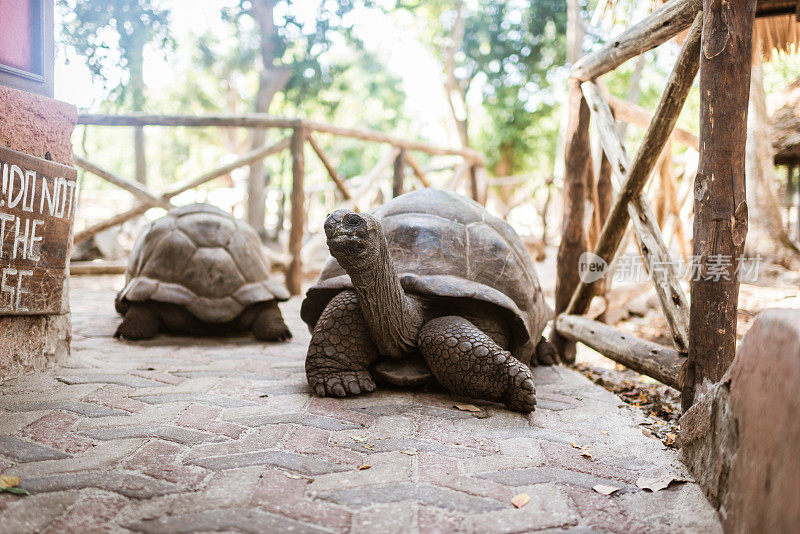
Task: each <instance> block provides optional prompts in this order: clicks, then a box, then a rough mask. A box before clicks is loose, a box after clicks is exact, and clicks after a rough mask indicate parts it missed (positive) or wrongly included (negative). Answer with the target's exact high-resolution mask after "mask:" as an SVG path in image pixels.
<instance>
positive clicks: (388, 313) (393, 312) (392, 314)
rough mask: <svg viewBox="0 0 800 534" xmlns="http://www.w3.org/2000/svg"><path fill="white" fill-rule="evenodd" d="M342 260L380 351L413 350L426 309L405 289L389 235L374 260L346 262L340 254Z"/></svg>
mask: <svg viewBox="0 0 800 534" xmlns="http://www.w3.org/2000/svg"><path fill="white" fill-rule="evenodd" d="M339 263H340V265H342V267H343V268H344V269H345V271H347V274H349V275H350V280H352V282H353V287H354V289H355V291H356V293H357V294H358V300H359V303H360V304H361V311H362V313H363V314H364V320H365V321H366V322H367V327H368V328H369V330H370V332H371V333H372V339H373V340H374V341H375V344H376V345H377V347H378V351H379V352H380V354H382V355H384V356H391V357H394V358H401V357H404V356H406V355H407V354H408V353H409V352H412V351H414V350H415V349H416V346H417V332H418V331H419V328H420V327H421V326H422V324H423V322H424V321H425V312H424V309H423V306H422V304H421V303H420V300H419V299H417V298H415V297H411V296H409V295H406V293H405V291H403V287H402V286H401V285H400V279H399V278H398V276H397V272H396V271H395V269H394V263H393V262H392V257H391V254H390V253H389V247H388V245H387V244H386V238H385V237H384V236H381V237H380V244H379V251H378V255H377V258H375V260H374V261H369V262H368V263H366V264H355V265H347V263H348V262H347V261H346V258H341V259H340V260H339Z"/></svg>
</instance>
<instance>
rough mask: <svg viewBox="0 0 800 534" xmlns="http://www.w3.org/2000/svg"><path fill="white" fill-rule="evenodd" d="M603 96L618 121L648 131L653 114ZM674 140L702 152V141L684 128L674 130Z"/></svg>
mask: <svg viewBox="0 0 800 534" xmlns="http://www.w3.org/2000/svg"><path fill="white" fill-rule="evenodd" d="M603 96H604V97H605V98H606V101H607V102H608V105H609V106H611V109H612V111H613V112H614V117H615V118H616V119H617V120H618V121H620V122H627V123H629V124H635V125H636V126H638V127H640V128H644V129H647V127H648V126H650V123H651V122H653V114H652V113H650V112H649V111H647V110H646V109H644V108H643V107H641V106H638V105H636V104H634V103H633V102H629V101H628V100H625V99H623V98H619V97H616V96H614V95H612V94H611V93H609V92H608V91H603ZM672 139H674V140H675V141H677V142H679V143H681V144H682V145H685V146H688V147H690V148H693V149H695V150H697V151H699V150H700V140H699V139H698V138H697V136H696V135H695V134H693V133H692V132H690V131H688V130H684V129H683V128H675V129H674V130H672Z"/></svg>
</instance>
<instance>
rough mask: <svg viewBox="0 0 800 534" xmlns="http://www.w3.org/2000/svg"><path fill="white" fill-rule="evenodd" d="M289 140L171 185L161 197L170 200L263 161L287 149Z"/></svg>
mask: <svg viewBox="0 0 800 534" xmlns="http://www.w3.org/2000/svg"><path fill="white" fill-rule="evenodd" d="M289 143H290V138H289V137H285V138H283V139H281V140H280V141H278V142H276V143H273V144H271V145H269V146H265V147H261V148H257V149H255V150H251V151H249V152H247V153H245V154H243V155H242V156H240V157H238V158H236V159H235V160H233V161H231V162H230V163H227V164H225V165H223V166H221V167H219V168H217V169H214V170H213V171H211V172H207V173H205V174H203V175H201V176H198V177H197V178H193V179H189V180H183V181H181V182H178V183H176V184H174V185H172V186H171V187H170V188H169V190H168V192H167V193H165V194H164V195H163V196H164V197H168V198H172V197H174V196H176V195H179V194H181V193H183V192H184V191H188V190H190V189H194V188H196V187H200V186H201V185H203V184H205V183H206V182H210V181H211V180H215V179H217V178H219V177H220V176H225V175H226V174H229V173H231V172H233V171H234V170H236V169H238V168H239V167H244V166H245V165H250V164H251V163H253V162H254V161H257V160H260V159H264V158H266V157H267V156H271V155H273V154H277V153H278V152H281V151H283V150H286V149H287V148H289Z"/></svg>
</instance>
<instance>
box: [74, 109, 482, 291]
mask: <svg viewBox="0 0 800 534" xmlns="http://www.w3.org/2000/svg"><path fill="white" fill-rule="evenodd" d="M78 124H82V125H94V126H126V127H131V128H134V129H136V131H137V132H139V131H141V130H142V129H143V128H144V127H145V126H188V127H198V128H199V127H226V128H249V129H252V128H259V129H278V130H289V131H290V133H289V134H288V135H285V137H283V138H281V139H280V140H278V141H276V142H273V143H271V144H269V145H265V146H262V147H259V148H256V149H254V150H251V151H249V152H247V153H246V154H243V155H241V156H239V157H238V158H236V159H235V160H234V161H231V162H230V163H227V164H225V165H222V166H220V167H219V168H217V169H214V170H212V171H210V172H207V173H205V174H202V175H200V176H198V177H196V178H191V179H187V180H183V181H181V182H178V183H175V184H172V185H170V186H169V187H168V188H167V189H166V190H165V191H163V192H161V193H154V192H152V191H150V190H149V189H147V188H146V187H145V186H144V185H142V184H141V183H140V182H139V181H134V180H128V179H126V178H122V177H120V176H117V175H115V174H114V173H112V172H109V171H108V170H105V169H103V168H101V167H100V166H98V165H96V164H94V163H92V162H90V161H88V160H87V159H85V158H82V157H77V156H76V157H75V164H76V165H77V166H78V167H80V168H82V169H84V170H85V171H87V172H90V173H92V174H94V175H96V176H98V177H100V178H102V179H103V180H105V181H107V182H109V183H111V184H113V185H115V186H117V187H120V188H122V189H124V190H125V191H128V192H129V193H130V194H131V195H133V196H134V197H135V198H136V200H137V201H138V203H136V204H135V205H134V206H133V207H132V208H130V209H128V210H126V211H123V212H121V213H118V214H116V215H114V216H112V217H110V218H108V219H106V220H103V221H99V222H96V223H94V224H92V225H90V226H89V227H87V228H85V229H83V230H81V231H79V232H77V233H76V234H75V238H74V240H75V242H76V243H79V242H81V241H85V240H87V239H89V238H91V237H93V236H95V235H97V234H98V233H100V232H102V231H104V230H107V229H109V228H113V227H115V226H118V225H120V224H122V223H124V222H126V221H129V220H131V219H133V218H135V217H138V216H139V215H142V214H143V213H144V212H146V211H147V210H149V209H151V208H155V207H160V208H164V209H169V208H170V207H172V203H171V200H172V199H173V198H174V197H175V196H177V195H179V194H181V193H183V192H185V191H188V190H190V189H195V188H197V187H199V186H201V185H204V184H207V183H209V182H211V181H213V180H215V179H217V178H219V177H222V176H225V175H227V174H229V173H230V172H232V171H233V170H235V169H238V168H241V167H246V166H250V165H253V164H254V163H256V162H259V161H261V160H263V159H264V158H267V157H269V156H272V155H275V154H278V153H281V152H283V151H285V150H289V151H290V152H291V156H292V182H291V184H292V185H291V193H290V205H291V218H290V227H289V244H288V249H289V250H288V253H289V256H290V258H291V259H290V263H289V265H288V268H287V271H286V285H287V287H288V289H289V291H290V292H291V293H292V294H293V295H298V294H299V293H300V286H301V282H302V258H301V252H302V246H303V238H304V233H305V224H306V192H305V183H304V182H305V180H304V179H305V154H304V152H305V151H304V148H305V146H306V144H308V145H309V146H310V147H311V149H312V151H313V152H314V154H316V156H317V157H318V158H319V160H320V162H321V163H322V166H323V167H324V168H325V170H326V171H327V174H328V176H329V177H330V179H331V180H332V181H333V183H334V184H335V186H336V188H337V190H338V191H339V192H340V194H341V196H342V198H343V202H342V203H341V206H342V207H350V208H356V207H357V203H358V201H359V200H360V199H361V197H362V196H364V195H365V194H366V193H367V192H368V191H370V190H371V189H373V188H374V186H375V184H376V181H377V180H378V179H379V178H380V176H381V175H382V173H384V172H385V171H387V170H388V168H389V166H390V165H393V174H392V176H393V178H392V193H393V195H395V196H396V195H399V194H401V193H402V192H403V182H404V178H405V175H406V168H407V167H408V168H410V170H411V173H412V174H413V175H414V176H416V177H417V179H418V180H419V181H420V183H421V185H422V186H424V187H430V182H429V180H428V178H427V177H426V175H425V172H424V171H423V169H422V168H421V167H420V165H419V164H418V163H417V160H416V159H415V158H414V156H413V152H422V153H424V154H430V155H441V156H457V157H459V158H460V161H461V164H460V165H457V166H456V169H455V173H454V176H453V178H452V179H451V180H450V182H449V188H451V189H454V188H455V187H456V186H458V185H459V184H460V183H461V182H463V180H464V179H466V178H469V180H470V191H471V193H472V197H473V198H474V199H475V200H477V201H479V202H485V190H486V189H485V188H486V183H487V181H486V179H485V168H484V156H483V155H482V154H481V153H479V152H477V151H475V150H472V149H469V148H445V147H438V146H434V145H431V144H429V143H425V142H423V141H416V140H409V139H402V138H400V137H395V136H392V135H389V134H386V133H383V132H378V131H373V130H367V129H360V128H344V127H341V126H335V125H332V124H325V123H321V122H316V121H311V120H307V119H296V118H286V117H275V116H272V115H266V114H249V115H202V116H195V115H148V114H140V113H136V114H124V115H106V114H81V115H79V116H78ZM318 133H319V134H330V135H333V136H337V137H346V138H351V139H360V140H363V141H367V142H373V143H383V144H387V145H389V147H390V148H389V150H388V151H387V152H386V153H385V155H384V156H383V157H382V158H380V160H379V161H378V162H377V164H375V166H374V167H372V168H371V169H370V170H369V171H367V172H366V173H365V174H364V175H363V179H362V181H361V184H360V186H359V188H358V189H357V190H352V189H351V187H350V185H348V183H347V181H346V180H344V179H343V178H342V177H341V176H339V174H338V173H337V171H336V168H335V166H334V165H333V164H332V162H331V160H330V158H328V156H327V155H326V154H325V152H324V151H323V150H322V147H321V145H320V144H319V142H318V141H317V139H316V137H315V136H316V135H317V134H318ZM143 146H144V144H143V143H136V144H135V152H136V154H135V159H136V161H137V174H138V175H143V172H144V171H143V170H142V165H143V163H142V162H144V161H146V159H145V157H144V154H143V150H144V149H143ZM264 186H265V183H264V181H263V178H262V180H261V181H260V182H259V181H255V182H254V181H250V182H248V195H252V196H254V198H256V199H260V205H261V210H260V212H259V211H258V210H256V211H255V212H249V213H248V214H247V215H248V221H250V222H251V223H252V224H254V226H256V227H257V228H260V227H261V226H262V225H263V221H264V212H263V204H264V196H263V195H264ZM248 204H250V205H251V206H252V205H253V203H248ZM256 204H259V202H256Z"/></svg>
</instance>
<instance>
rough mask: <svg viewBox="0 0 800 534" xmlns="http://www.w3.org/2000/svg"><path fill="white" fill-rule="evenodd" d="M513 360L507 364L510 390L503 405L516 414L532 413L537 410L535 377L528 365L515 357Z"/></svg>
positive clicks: (507, 391)
mask: <svg viewBox="0 0 800 534" xmlns="http://www.w3.org/2000/svg"><path fill="white" fill-rule="evenodd" d="M511 360H512V361H511V362H507V363H508V364H509V365H508V367H507V368H506V373H507V376H508V389H507V390H506V396H505V399H503V404H505V405H506V406H508V409H509V410H513V411H515V412H522V413H530V412H532V411H534V410H535V409H536V388H535V387H534V385H533V375H532V374H531V370H530V369H529V368H528V366H527V365H525V364H524V363H522V362H521V361H519V360H517V359H516V358H513V357H512V358H511Z"/></svg>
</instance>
